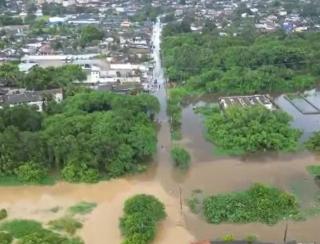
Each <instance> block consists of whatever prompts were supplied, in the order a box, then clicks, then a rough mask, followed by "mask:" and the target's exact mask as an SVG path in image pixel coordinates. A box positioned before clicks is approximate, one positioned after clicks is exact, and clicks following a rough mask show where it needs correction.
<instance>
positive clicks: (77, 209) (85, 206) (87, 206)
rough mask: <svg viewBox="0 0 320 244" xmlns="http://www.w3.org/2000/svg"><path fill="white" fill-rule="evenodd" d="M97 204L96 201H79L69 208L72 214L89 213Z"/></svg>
mask: <svg viewBox="0 0 320 244" xmlns="http://www.w3.org/2000/svg"><path fill="white" fill-rule="evenodd" d="M96 206H97V204H96V203H94V202H79V203H77V204H76V205H74V206H71V207H70V208H69V209H68V210H69V212H70V213H72V214H88V213H91V211H92V210H93V209H94V208H95V207H96Z"/></svg>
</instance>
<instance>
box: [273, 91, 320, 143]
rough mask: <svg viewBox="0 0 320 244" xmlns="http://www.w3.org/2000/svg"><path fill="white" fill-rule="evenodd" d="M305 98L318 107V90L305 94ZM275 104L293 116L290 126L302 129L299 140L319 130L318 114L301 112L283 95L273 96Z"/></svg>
mask: <svg viewBox="0 0 320 244" xmlns="http://www.w3.org/2000/svg"><path fill="white" fill-rule="evenodd" d="M306 98H307V99H308V100H309V101H312V102H313V103H314V104H316V105H317V106H318V107H320V92H316V93H314V94H313V95H307V96H306ZM274 101H275V103H276V105H277V106H278V107H279V108H280V109H282V110H283V111H285V112H287V113H288V114H290V115H291V116H292V118H293V121H292V126H293V127H295V128H297V129H300V130H302V131H303V135H302V138H301V140H302V141H305V140H307V139H308V138H309V137H310V136H312V134H313V133H314V132H316V131H318V130H320V114H303V113H301V112H300V111H299V110H298V109H297V108H296V107H295V106H293V105H292V104H291V103H290V102H289V101H288V100H287V99H286V98H285V96H284V95H281V96H278V97H276V98H275V100H274Z"/></svg>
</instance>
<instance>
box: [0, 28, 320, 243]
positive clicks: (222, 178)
mask: <svg viewBox="0 0 320 244" xmlns="http://www.w3.org/2000/svg"><path fill="white" fill-rule="evenodd" d="M160 32H161V27H160V23H159V22H158V23H157V24H155V28H154V40H153V41H154V45H155V49H154V57H155V61H156V66H155V69H154V72H155V74H154V75H155V77H156V78H157V79H158V81H159V82H160V84H163V82H164V78H163V72H162V69H161V62H160V56H159V48H160V42H159V36H160ZM155 95H156V96H157V97H158V98H159V101H160V104H161V111H160V113H159V115H158V120H159V121H160V122H161V127H160V131H159V133H158V153H157V154H156V155H155V157H154V162H153V163H152V165H151V166H150V168H149V170H148V171H147V172H145V173H143V174H140V175H136V176H130V177H125V178H122V179H115V180H111V181H107V182H100V183H98V184H92V185H91V184H69V183H64V182H60V183H57V184H56V185H54V186H19V187H0V196H1V198H0V208H2V207H5V208H7V209H8V213H9V218H11V219H13V218H27V219H35V220H39V221H42V222H43V223H47V222H48V221H49V220H51V219H55V218H57V217H60V216H62V215H63V213H64V212H65V210H66V209H67V208H68V207H69V206H71V205H73V204H75V203H78V202H80V201H88V202H96V203H97V204H98V206H97V208H96V209H94V210H93V211H92V213H90V214H88V215H87V216H85V217H84V219H83V222H84V226H83V228H82V229H81V230H80V232H79V233H78V234H79V235H80V236H81V237H82V238H83V239H84V241H85V243H86V244H118V243H121V235H120V232H119V228H118V225H119V217H120V216H121V215H122V208H123V203H124V201H125V200H126V199H127V198H128V197H130V196H132V195H134V194H138V193H146V194H153V195H155V196H157V197H158V198H159V199H160V200H161V201H162V202H164V204H165V207H166V211H167V214H168V217H167V218H166V220H165V221H163V222H162V223H161V225H160V227H159V231H158V234H157V237H156V240H155V241H154V243H155V244H187V243H190V242H191V241H192V240H195V239H217V238H219V237H221V236H223V235H225V234H232V235H234V236H235V237H237V238H244V237H246V236H248V235H256V236H257V237H258V238H259V239H261V240H262V239H263V240H265V241H275V242H280V241H282V239H283V233H284V229H285V224H286V223H285V222H281V223H279V224H277V225H273V226H268V225H264V224H258V223H253V224H242V225H239V224H222V225H210V224H207V223H206V222H205V221H204V220H203V218H201V217H199V216H197V215H194V214H192V213H191V212H190V211H189V209H188V208H187V207H186V206H185V204H183V205H182V209H181V206H180V193H181V199H182V200H183V202H185V199H186V198H188V196H190V194H191V192H192V191H193V190H195V189H201V190H203V191H204V193H207V194H214V193H220V192H226V191H235V190H239V189H243V188H246V187H248V186H250V184H252V183H254V182H261V183H267V184H270V185H274V186H277V187H280V188H282V189H285V190H288V191H292V189H293V188H292V187H293V186H294V185H295V184H296V185H298V186H301V185H302V186H304V187H302V188H301V187H300V188H301V189H300V192H302V193H303V194H302V195H303V202H302V204H303V205H305V204H306V203H308V202H311V201H312V197H313V196H314V194H315V193H318V188H317V187H316V184H315V183H314V182H313V180H312V179H311V177H310V176H309V175H308V173H307V172H306V170H305V167H306V166H307V165H311V164H316V163H318V162H319V159H320V158H319V157H317V156H314V155H311V154H308V153H299V154H292V155H260V156H255V157H251V158H245V159H244V158H230V157H225V158H222V157H220V158H219V157H214V156H213V154H212V145H211V144H210V143H208V142H207V141H206V140H205V138H204V137H203V123H202V119H201V117H199V116H198V115H196V114H195V113H194V111H193V109H192V105H189V106H187V107H186V108H184V110H183V124H182V134H183V139H182V141H181V142H180V143H181V144H183V145H184V146H185V147H186V148H187V149H188V150H189V151H190V152H191V154H192V166H191V168H190V170H189V171H188V172H185V173H183V172H181V171H178V170H176V169H175V168H173V167H172V162H171V159H170V155H169V151H170V146H171V140H170V128H169V124H168V118H167V116H166V90H165V88H164V86H162V88H161V89H160V90H159V91H157V92H156V93H155ZM301 182H302V183H303V184H304V185H303V184H301ZM306 205H308V204H306ZM55 207H60V208H61V209H62V210H61V211H58V212H56V213H54V212H52V211H50V209H52V208H55ZM319 228H320V217H312V218H309V219H308V220H306V221H301V222H291V221H290V222H289V230H288V239H296V240H300V241H320V231H319Z"/></svg>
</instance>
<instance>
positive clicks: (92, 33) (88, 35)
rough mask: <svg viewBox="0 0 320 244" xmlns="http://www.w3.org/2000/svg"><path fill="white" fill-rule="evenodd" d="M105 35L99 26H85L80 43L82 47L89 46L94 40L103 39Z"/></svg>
mask: <svg viewBox="0 0 320 244" xmlns="http://www.w3.org/2000/svg"><path fill="white" fill-rule="evenodd" d="M103 37H104V33H103V31H101V30H99V29H98V28H97V27H95V26H91V25H88V26H85V27H83V28H82V29H81V32H80V45H81V46H82V47H84V46H87V45H89V44H90V43H92V42H93V41H99V40H102V38H103Z"/></svg>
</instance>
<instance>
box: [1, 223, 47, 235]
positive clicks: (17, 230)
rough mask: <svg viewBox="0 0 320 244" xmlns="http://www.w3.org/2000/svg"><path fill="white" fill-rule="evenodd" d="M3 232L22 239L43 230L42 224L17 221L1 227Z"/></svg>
mask: <svg viewBox="0 0 320 244" xmlns="http://www.w3.org/2000/svg"><path fill="white" fill-rule="evenodd" d="M0 230H1V231H6V232H8V233H10V234H11V235H12V236H13V237H15V238H21V237H24V236H26V235H30V234H33V233H36V232H40V231H42V230H43V228H42V224H41V223H40V222H38V221H35V220H24V219H15V220H10V221H7V222H4V223H3V224H1V225H0Z"/></svg>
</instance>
